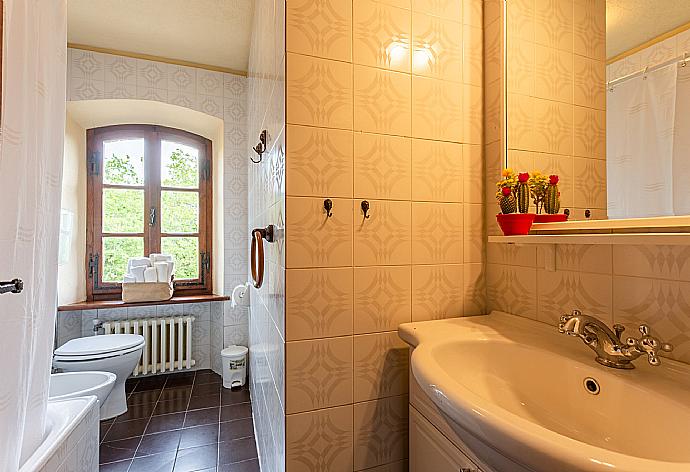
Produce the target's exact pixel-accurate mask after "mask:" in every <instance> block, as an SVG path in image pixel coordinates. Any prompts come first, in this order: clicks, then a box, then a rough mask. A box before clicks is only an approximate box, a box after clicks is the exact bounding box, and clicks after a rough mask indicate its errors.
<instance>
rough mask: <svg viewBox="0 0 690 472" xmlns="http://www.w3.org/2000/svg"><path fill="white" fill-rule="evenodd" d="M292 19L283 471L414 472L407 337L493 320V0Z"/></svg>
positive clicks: (336, 8)
mask: <svg viewBox="0 0 690 472" xmlns="http://www.w3.org/2000/svg"><path fill="white" fill-rule="evenodd" d="M287 5H288V6H287V35H286V37H287V69H286V74H287V76H286V90H287V100H286V106H287V110H286V112H287V132H286V136H287V162H286V165H287V167H286V193H287V201H286V213H285V215H286V254H285V263H286V281H285V284H286V299H285V339H286V341H287V344H286V352H285V382H286V385H285V395H286V397H285V410H286V413H287V420H286V421H287V425H286V427H287V430H286V466H287V470H288V471H307V470H309V471H317V470H341V471H359V470H365V469H367V470H382V471H383V470H385V471H389V472H393V471H403V470H407V461H406V458H407V441H408V439H407V421H408V417H407V412H408V398H407V380H408V349H407V346H406V344H405V343H404V342H402V341H401V340H400V339H399V338H398V336H397V332H396V330H397V326H398V324H400V323H402V322H408V321H418V320H429V319H436V318H443V317H451V316H462V315H464V314H467V315H470V314H478V313H483V312H484V304H485V300H484V293H485V291H484V285H483V273H484V271H483V265H484V253H485V251H484V243H483V241H484V224H483V222H484V218H483V193H484V190H483V177H482V176H483V158H482V147H481V144H482V135H483V126H482V96H483V90H482V76H483V70H482V2H481V0H434V1H426V0H397V1H373V0H358V1H356V2H349V1H347V2H344V1H341V0H317V1H313V0H290V2H288V3H287ZM326 198H329V199H331V200H332V201H333V210H332V213H333V214H332V216H331V217H327V215H326V212H325V210H324V207H323V206H324V203H323V202H324V199H326ZM363 200H367V201H368V202H369V204H370V211H369V216H370V217H369V218H364V215H363V213H362V210H361V202H362V201H363Z"/></svg>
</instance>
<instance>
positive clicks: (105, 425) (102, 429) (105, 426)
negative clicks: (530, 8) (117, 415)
mask: <svg viewBox="0 0 690 472" xmlns="http://www.w3.org/2000/svg"><path fill="white" fill-rule="evenodd" d="M114 421H115V420H108V421H101V424H100V425H99V436H98V437H99V438H100V441H103V438H105V435H106V433H107V432H108V430H109V429H110V427H111V426H112V425H113V422H114Z"/></svg>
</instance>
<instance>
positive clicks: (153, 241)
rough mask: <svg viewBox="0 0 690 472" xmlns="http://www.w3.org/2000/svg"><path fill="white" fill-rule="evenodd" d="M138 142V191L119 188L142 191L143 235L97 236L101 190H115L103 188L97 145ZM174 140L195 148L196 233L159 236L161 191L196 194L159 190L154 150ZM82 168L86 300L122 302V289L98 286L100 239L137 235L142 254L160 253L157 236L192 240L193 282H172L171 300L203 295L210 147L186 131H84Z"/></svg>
mask: <svg viewBox="0 0 690 472" xmlns="http://www.w3.org/2000/svg"><path fill="white" fill-rule="evenodd" d="M125 138H144V146H145V147H144V154H145V159H144V180H145V184H144V185H142V186H122V187H120V188H135V189H143V190H144V215H143V218H144V222H143V224H144V231H143V233H103V232H102V228H103V226H102V211H103V209H102V197H103V188H118V186H117V185H110V184H105V185H104V184H103V156H102V148H103V142H104V141H107V140H112V139H125ZM168 139H170V140H174V141H175V142H179V143H182V144H189V145H192V146H194V147H196V148H197V149H199V188H198V192H199V232H198V233H190V234H183V233H161V226H160V222H161V206H160V205H161V204H160V197H161V192H162V191H164V190H175V191H197V190H196V189H194V190H185V189H180V188H173V187H165V186H162V185H161V175H160V171H161V169H160V159H161V156H160V150H161V149H160V145H159V143H160V142H161V141H163V140H168ZM86 150H87V152H86V154H87V159H86V166H87V191H86V196H87V210H86V213H87V215H86V298H87V300H88V301H94V300H117V299H120V298H121V297H122V284H121V283H110V282H103V281H102V279H101V277H102V273H103V262H102V261H103V257H102V255H103V237H104V234H105V236H106V237H108V236H119V235H123V236H125V235H126V236H137V237H143V238H144V255H148V254H151V253H158V252H161V251H160V243H161V237H165V236H198V238H199V278H198V279H195V280H176V281H175V282H174V288H175V296H180V295H182V296H184V295H208V294H211V293H212V288H213V267H212V264H211V260H212V257H211V254H212V244H213V176H212V170H213V165H212V159H213V148H212V144H211V141H210V140H209V139H206V138H204V137H202V136H198V135H195V134H193V133H189V132H187V131H183V130H179V129H175V128H168V127H164V126H157V125H114V126H105V127H101V128H93V129H89V130H87V131H86ZM150 208H156V212H157V217H156V220H155V224H154V225H153V226H151V225H149V221H148V220H149V209H150Z"/></svg>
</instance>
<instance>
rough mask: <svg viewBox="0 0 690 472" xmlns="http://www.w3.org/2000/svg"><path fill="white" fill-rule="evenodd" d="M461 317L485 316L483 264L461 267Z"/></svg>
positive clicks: (484, 275) (484, 272) (484, 274)
mask: <svg viewBox="0 0 690 472" xmlns="http://www.w3.org/2000/svg"><path fill="white" fill-rule="evenodd" d="M462 281H463V286H464V296H463V315H464V316H474V315H484V314H486V271H485V267H484V264H464V265H463V280H462Z"/></svg>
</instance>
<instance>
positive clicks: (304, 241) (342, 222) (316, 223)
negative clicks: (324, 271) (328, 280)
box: [285, 197, 352, 268]
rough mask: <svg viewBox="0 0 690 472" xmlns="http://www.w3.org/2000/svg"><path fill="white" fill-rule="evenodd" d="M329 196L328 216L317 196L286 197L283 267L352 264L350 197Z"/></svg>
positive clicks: (321, 200)
mask: <svg viewBox="0 0 690 472" xmlns="http://www.w3.org/2000/svg"><path fill="white" fill-rule="evenodd" d="M332 200H333V210H332V214H333V216H331V217H330V218H328V217H327V216H326V211H325V210H324V208H323V199H321V198H303V197H288V198H287V203H286V218H287V219H286V256H285V257H286V264H287V267H290V268H298V267H335V266H350V265H352V200H346V199H340V198H333V199H332Z"/></svg>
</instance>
